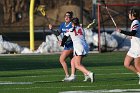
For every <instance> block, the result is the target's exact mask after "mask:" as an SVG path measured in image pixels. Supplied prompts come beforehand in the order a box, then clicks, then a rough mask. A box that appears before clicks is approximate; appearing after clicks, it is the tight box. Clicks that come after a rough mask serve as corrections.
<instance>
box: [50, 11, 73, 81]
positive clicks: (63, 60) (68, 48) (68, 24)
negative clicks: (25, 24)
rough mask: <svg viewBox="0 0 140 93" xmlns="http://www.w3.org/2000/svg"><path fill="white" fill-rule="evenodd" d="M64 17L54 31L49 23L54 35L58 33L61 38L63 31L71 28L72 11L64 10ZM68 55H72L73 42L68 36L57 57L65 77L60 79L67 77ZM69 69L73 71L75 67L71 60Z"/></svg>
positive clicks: (65, 31)
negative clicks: (63, 20) (57, 28)
mask: <svg viewBox="0 0 140 93" xmlns="http://www.w3.org/2000/svg"><path fill="white" fill-rule="evenodd" d="M64 18H65V22H62V23H61V24H60V27H59V30H58V31H54V30H53V29H52V25H51V24H50V25H49V29H51V30H52V32H53V33H54V34H55V35H56V36H59V35H60V36H61V37H62V38H63V36H64V35H65V33H67V31H68V29H70V28H72V23H71V19H72V18H73V12H72V11H68V12H66V13H65V15H64ZM68 57H70V58H72V57H73V42H72V40H71V38H68V40H67V41H66V43H65V45H64V50H63V51H62V53H61V55H60V58H59V61H60V63H61V65H62V67H63V69H64V72H65V78H64V79H63V80H62V81H65V80H66V79H67V78H68V77H69V72H68V67H67V63H66V58H68ZM71 70H72V71H73V72H74V71H75V67H74V66H73V63H72V62H71Z"/></svg>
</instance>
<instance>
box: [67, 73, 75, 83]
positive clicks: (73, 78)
mask: <svg viewBox="0 0 140 93" xmlns="http://www.w3.org/2000/svg"><path fill="white" fill-rule="evenodd" d="M75 79H76V76H75V75H72V76H70V77H69V78H67V79H66V80H65V81H69V82H71V81H74V80H75Z"/></svg>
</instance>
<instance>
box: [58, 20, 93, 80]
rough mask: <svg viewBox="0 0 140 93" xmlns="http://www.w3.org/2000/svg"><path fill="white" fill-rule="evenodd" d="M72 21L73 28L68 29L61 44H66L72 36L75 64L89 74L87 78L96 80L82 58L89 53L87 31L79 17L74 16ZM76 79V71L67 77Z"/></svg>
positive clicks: (73, 60)
mask: <svg viewBox="0 0 140 93" xmlns="http://www.w3.org/2000/svg"><path fill="white" fill-rule="evenodd" d="M71 22H72V26H73V27H72V28H71V29H69V30H68V32H67V33H66V34H65V35H64V37H63V39H62V42H61V43H60V45H61V46H64V45H65V43H66V41H67V39H68V38H69V37H71V39H72V42H73V47H74V50H73V54H74V57H73V58H72V60H71V61H72V62H73V63H74V66H75V68H76V69H78V70H80V71H81V72H82V73H84V74H85V75H86V76H87V79H88V78H89V79H90V80H91V82H93V81H94V74H93V73H92V72H90V71H88V70H87V69H86V68H85V67H84V66H83V65H82V64H81V62H82V59H83V57H84V56H86V55H87V54H88V50H89V48H88V44H87V42H86V40H85V33H84V30H83V29H82V27H80V24H79V19H78V18H73V19H72V20H71ZM73 80H75V76H74V72H72V73H71V76H70V77H69V78H67V81H73Z"/></svg>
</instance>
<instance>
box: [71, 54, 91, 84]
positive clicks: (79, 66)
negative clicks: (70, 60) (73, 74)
mask: <svg viewBox="0 0 140 93" xmlns="http://www.w3.org/2000/svg"><path fill="white" fill-rule="evenodd" d="M82 58H83V57H82V56H74V59H75V61H74V63H75V67H76V68H77V69H79V70H80V71H81V72H83V73H85V74H86V75H88V76H89V77H90V79H91V82H93V73H92V72H90V71H88V70H87V69H86V68H85V67H84V66H83V65H82V64H81V62H82Z"/></svg>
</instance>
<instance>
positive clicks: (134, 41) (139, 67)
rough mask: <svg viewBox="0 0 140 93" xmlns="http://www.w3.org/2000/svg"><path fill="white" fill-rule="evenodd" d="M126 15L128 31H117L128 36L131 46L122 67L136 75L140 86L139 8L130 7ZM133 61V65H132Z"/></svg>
mask: <svg viewBox="0 0 140 93" xmlns="http://www.w3.org/2000/svg"><path fill="white" fill-rule="evenodd" d="M128 15H129V19H130V20H131V21H132V23H131V27H130V31H123V30H121V29H117V31H119V32H120V33H122V34H125V35H128V36H130V39H131V46H130V49H129V51H128V52H127V55H126V57H125V60H124V66H125V67H126V68H127V69H129V70H131V71H133V72H134V73H136V74H137V75H138V77H139V84H140V8H139V7H136V6H135V7H132V8H131V9H130V10H129V13H128ZM133 61H134V64H132V62H133Z"/></svg>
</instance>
